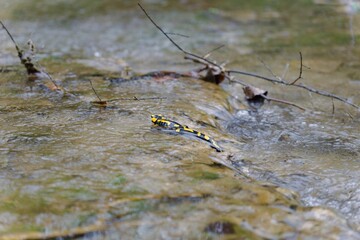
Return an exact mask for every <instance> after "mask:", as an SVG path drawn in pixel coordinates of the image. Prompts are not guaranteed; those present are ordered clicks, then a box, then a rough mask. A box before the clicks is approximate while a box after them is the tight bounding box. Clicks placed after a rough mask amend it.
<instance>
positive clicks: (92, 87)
mask: <svg viewBox="0 0 360 240" xmlns="http://www.w3.org/2000/svg"><path fill="white" fill-rule="evenodd" d="M89 82H90V85H91V89H92V90H93V92H94V93H95V95H96V97H97V98H98V99H99V101H100V102H103V100H101V98H100V97H99V95H98V94H97V92H96V90H95V88H94V86H93V84H92V81H91V80H90V79H89Z"/></svg>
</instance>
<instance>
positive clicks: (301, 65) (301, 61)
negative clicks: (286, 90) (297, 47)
mask: <svg viewBox="0 0 360 240" xmlns="http://www.w3.org/2000/svg"><path fill="white" fill-rule="evenodd" d="M299 54H300V69H299V76H298V77H297V79H295V80H294V81H293V82H292V83H290V84H291V85H294V84H295V83H296V82H297V81H298V80H300V79H301V78H302V71H303V57H302V53H301V52H299Z"/></svg>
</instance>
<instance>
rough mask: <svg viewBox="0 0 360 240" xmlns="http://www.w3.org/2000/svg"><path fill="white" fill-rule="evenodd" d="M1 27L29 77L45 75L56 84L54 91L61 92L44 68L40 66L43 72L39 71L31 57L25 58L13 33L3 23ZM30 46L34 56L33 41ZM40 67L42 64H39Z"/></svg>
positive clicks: (0, 22)
mask: <svg viewBox="0 0 360 240" xmlns="http://www.w3.org/2000/svg"><path fill="white" fill-rule="evenodd" d="M0 24H1V26H2V27H3V29H4V30H5V31H6V32H7V34H8V36H9V37H10V39H11V41H12V42H13V43H14V45H15V49H16V51H17V53H18V57H19V58H20V61H21V64H23V65H24V66H25V68H26V71H27V73H28V75H29V76H32V77H33V76H36V75H37V74H41V73H44V74H45V75H46V76H47V77H48V79H49V80H50V81H51V82H52V83H53V84H54V86H55V88H52V90H61V89H60V87H59V86H58V85H57V84H56V82H55V81H54V79H53V78H52V77H51V75H50V74H49V73H48V72H47V71H45V70H44V69H42V67H41V66H40V68H41V70H39V69H38V68H37V67H36V66H35V64H34V63H33V62H32V58H31V57H30V56H28V57H25V56H24V51H23V50H21V49H20V48H19V46H18V44H17V43H16V42H15V39H14V38H13V36H12V35H11V33H10V32H9V30H8V29H7V28H6V26H5V25H4V23H3V22H2V21H0ZM28 44H29V46H30V50H31V53H32V54H34V49H35V48H34V45H33V44H32V42H31V41H29V42H28ZM38 65H40V64H38Z"/></svg>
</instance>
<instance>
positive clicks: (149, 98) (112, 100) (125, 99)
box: [107, 96, 167, 102]
mask: <svg viewBox="0 0 360 240" xmlns="http://www.w3.org/2000/svg"><path fill="white" fill-rule="evenodd" d="M164 99H167V98H166V97H148V98H138V97H136V96H134V97H133V98H113V99H109V100H107V102H115V101H134V100H135V101H145V100H164Z"/></svg>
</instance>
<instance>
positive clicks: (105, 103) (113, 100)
mask: <svg viewBox="0 0 360 240" xmlns="http://www.w3.org/2000/svg"><path fill="white" fill-rule="evenodd" d="M89 82H90V85H91V89H92V90H93V92H94V93H95V95H96V97H97V98H98V99H99V101H93V102H92V103H94V104H97V105H100V106H106V105H107V103H108V102H115V101H144V100H163V99H167V98H166V97H148V98H138V97H136V96H134V97H133V98H113V99H109V100H102V99H101V98H100V96H99V94H98V93H97V92H96V90H95V88H94V86H93V84H92V81H91V80H90V79H89Z"/></svg>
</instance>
